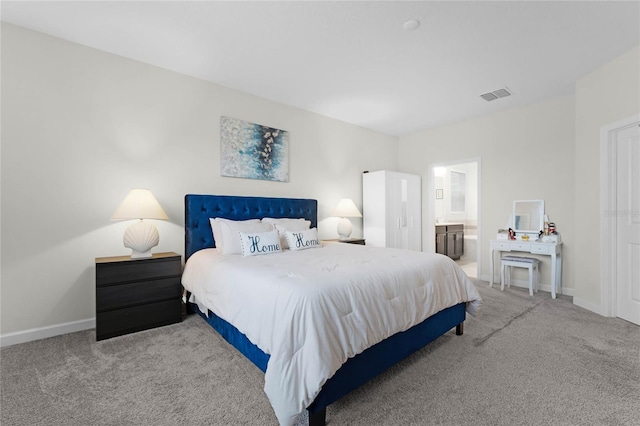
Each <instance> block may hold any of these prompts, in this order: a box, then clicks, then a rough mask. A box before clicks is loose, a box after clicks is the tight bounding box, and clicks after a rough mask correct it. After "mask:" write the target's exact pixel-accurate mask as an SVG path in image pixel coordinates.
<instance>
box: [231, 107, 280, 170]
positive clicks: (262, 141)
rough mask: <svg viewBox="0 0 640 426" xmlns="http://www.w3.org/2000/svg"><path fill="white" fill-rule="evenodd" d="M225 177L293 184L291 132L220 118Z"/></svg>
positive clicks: (234, 119)
mask: <svg viewBox="0 0 640 426" xmlns="http://www.w3.org/2000/svg"><path fill="white" fill-rule="evenodd" d="M220 146H221V150H222V152H221V156H220V173H221V174H222V176H228V177H236V178H246V179H260V180H272V181H279V182H288V181H289V132H287V131H286V130H280V129H274V128H273V127H268V126H263V125H260V124H255V123H249V122H247V121H242V120H238V119H236V118H229V117H222V118H221V119H220Z"/></svg>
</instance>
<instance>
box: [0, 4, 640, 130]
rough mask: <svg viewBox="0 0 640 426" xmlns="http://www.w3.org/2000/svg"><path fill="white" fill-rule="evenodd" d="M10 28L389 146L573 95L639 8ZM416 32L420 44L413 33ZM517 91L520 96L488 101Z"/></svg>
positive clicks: (105, 14) (139, 20)
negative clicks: (172, 74) (364, 133)
mask: <svg viewBox="0 0 640 426" xmlns="http://www.w3.org/2000/svg"><path fill="white" fill-rule="evenodd" d="M1 8H2V9H1V18H2V20H3V21H6V22H10V23H13V24H16V25H20V26H23V27H27V28H31V29H34V30H36V31H40V32H43V33H47V34H51V35H53V36H56V37H60V38H63V39H66V40H69V41H72V42H76V43H80V44H83V45H87V46H91V47H94V48H97V49H101V50H104V51H107V52H111V53H115V54H117V55H121V56H124V57H127V58H132V59H135V60H138V61H142V62H145V63H149V64H153V65H157V66H159V67H163V68H167V69H170V70H173V71H177V72H179V73H183V74H187V75H190V76H194V77H198V78H201V79H203V80H208V81H211V82H214V83H217V84H220V85H222V86H226V87H230V88H234V89H237V90H241V91H243V92H247V93H251V94H254V95H257V96H260V97H264V98H267V99H270V100H273V101H276V102H281V103H284V104H287V105H291V106H295V107H298V108H302V109H304V110H308V111H313V112H316V113H318V114H322V115H325V116H328V117H332V118H335V119H338V120H342V121H346V122H349V123H353V124H356V125H359V126H363V127H366V128H370V129H373V130H376V131H379V132H382V133H385V134H389V135H397V136H400V135H403V134H408V133H412V132H415V131H419V130H423V129H427V128H430V127H434V126H439V125H443V124H446V123H450V122H454V121H459V120H464V119H468V118H472V117H477V116H480V115H484V114H488V113H492V112H496V111H499V110H502V109H506V108H513V107H517V106H521V105H527V104H531V103H534V102H538V101H541V100H544V99H548V98H553V97H557V96H562V95H569V94H572V93H573V91H574V85H575V82H576V80H577V79H579V78H580V77H582V76H584V75H586V74H588V73H590V72H591V71H593V70H594V69H596V68H598V67H599V66H601V65H603V64H605V63H607V62H608V61H610V60H611V59H613V58H615V57H617V56H619V55H621V54H622V53H624V52H626V51H628V50H629V49H631V48H632V47H634V46H637V45H638V44H640V2H638V1H627V2H612V1H586V2H577V1H551V2H542V1H511V2H485V1H470V2H456V1H448V2H444V1H442V2H433V1H407V2H403V1H386V2H382V1H278V2H267V1H257V2H248V1H235V2H213V1H194V2H190V1H174V2H167V1H164V2H161V1H141V2H134V1H127V2H124V1H111V2H96V1H84V2H80V1H69V2H57V1H44V2H29V1H18V2H12V1H2V3H1ZM411 19H414V20H418V21H419V22H420V26H419V27H418V28H417V29H415V30H412V31H408V30H405V29H404V28H403V25H404V23H405V22H406V21H407V20H411ZM504 87H507V88H508V89H509V90H510V91H511V92H512V96H510V97H506V98H501V99H498V100H494V101H491V102H487V101H485V100H483V99H482V98H480V95H481V94H484V93H486V92H491V91H494V90H497V89H500V88H504Z"/></svg>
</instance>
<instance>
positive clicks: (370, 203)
mask: <svg viewBox="0 0 640 426" xmlns="http://www.w3.org/2000/svg"><path fill="white" fill-rule="evenodd" d="M420 183H421V179H420V176H418V175H411V174H407V173H399V172H391V171H387V170H381V171H377V172H367V173H363V174H362V190H363V193H362V210H363V211H362V216H363V226H364V229H363V231H364V238H365V240H366V242H367V245H371V246H374V247H391V248H404V249H410V250H418V251H420V250H422V226H421V222H422V201H421V194H422V191H421V189H420Z"/></svg>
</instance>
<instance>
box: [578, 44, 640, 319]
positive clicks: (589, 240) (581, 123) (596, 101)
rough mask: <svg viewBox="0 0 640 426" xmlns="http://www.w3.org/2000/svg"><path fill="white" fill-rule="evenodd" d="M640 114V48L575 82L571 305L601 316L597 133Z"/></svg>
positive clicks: (598, 136)
mask: <svg viewBox="0 0 640 426" xmlns="http://www.w3.org/2000/svg"><path fill="white" fill-rule="evenodd" d="M638 113H640V46H636V47H635V48H634V49H631V50H630V51H628V52H626V53H625V54H623V55H621V56H620V57H618V58H616V59H615V60H613V61H611V62H609V63H608V64H606V65H604V66H602V67H600V68H599V69H597V70H595V71H594V72H592V73H590V74H589V75H587V76H585V77H583V78H581V79H580V80H578V81H577V82H576V140H575V155H576V157H575V162H576V168H575V181H576V196H575V201H576V202H575V207H574V220H575V226H576V229H579V230H580V232H577V233H576V240H575V253H576V254H575V256H576V259H580V267H579V268H576V282H578V283H580V286H579V287H578V288H577V289H576V290H577V291H576V297H575V299H574V303H576V304H578V305H580V306H583V307H586V308H589V309H591V310H594V311H596V312H600V311H602V307H601V303H602V301H601V291H602V286H603V285H604V283H601V280H600V269H601V268H600V266H601V265H600V248H601V244H602V242H601V240H600V219H601V216H602V215H603V214H604V212H603V211H602V209H601V206H600V182H601V181H600V179H601V175H600V129H601V128H602V127H603V126H607V125H609V124H612V123H615V122H618V121H620V120H623V119H626V118H628V117H631V116H634V115H637V114H638Z"/></svg>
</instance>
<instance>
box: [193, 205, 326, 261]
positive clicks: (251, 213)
mask: <svg viewBox="0 0 640 426" xmlns="http://www.w3.org/2000/svg"><path fill="white" fill-rule="evenodd" d="M212 217H224V218H226V219H232V220H247V219H262V218H263V217H286V218H294V219H295V218H299V217H304V218H305V219H307V220H310V221H311V227H312V228H313V227H316V226H318V201H317V200H311V199H303V198H267V197H237V196H232V195H197V194H187V195H185V197H184V222H185V226H184V227H185V235H184V256H185V261H186V260H187V259H189V257H190V256H191V255H192V254H193V253H195V252H197V251H198V250H201V249H204V248H211V247H215V246H216V245H215V241H214V240H213V233H212V232H211V224H210V223H209V219H210V218H212Z"/></svg>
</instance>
